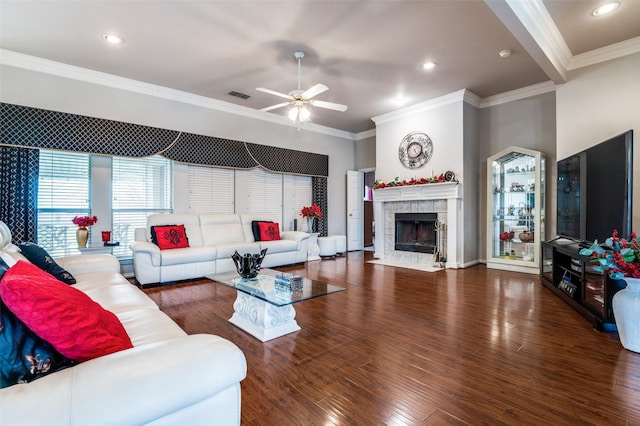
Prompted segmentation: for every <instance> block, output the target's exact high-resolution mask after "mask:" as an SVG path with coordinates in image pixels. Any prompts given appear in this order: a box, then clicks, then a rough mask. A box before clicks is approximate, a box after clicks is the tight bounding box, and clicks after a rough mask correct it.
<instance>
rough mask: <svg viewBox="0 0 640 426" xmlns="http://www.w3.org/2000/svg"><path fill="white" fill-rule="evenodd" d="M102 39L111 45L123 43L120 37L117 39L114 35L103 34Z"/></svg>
mask: <svg viewBox="0 0 640 426" xmlns="http://www.w3.org/2000/svg"><path fill="white" fill-rule="evenodd" d="M102 38H103V39H104V40H105V41H106V42H107V43H111V44H122V43H123V42H124V40H123V39H122V37H118V36H117V35H115V34H109V33H107V34H104V35H103V36H102Z"/></svg>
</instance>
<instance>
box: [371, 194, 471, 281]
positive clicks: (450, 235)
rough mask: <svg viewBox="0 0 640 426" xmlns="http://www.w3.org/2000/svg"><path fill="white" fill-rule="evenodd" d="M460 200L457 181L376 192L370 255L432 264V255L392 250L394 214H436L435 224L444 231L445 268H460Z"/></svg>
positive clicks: (460, 195) (390, 259)
mask: <svg viewBox="0 0 640 426" xmlns="http://www.w3.org/2000/svg"><path fill="white" fill-rule="evenodd" d="M461 201H462V185H461V184H460V183H457V182H445V183H435V184H425V185H413V186H401V187H392V188H383V189H376V190H375V191H374V217H375V218H376V224H375V227H376V228H375V231H376V241H375V253H374V256H375V257H377V258H379V259H384V260H388V261H392V262H400V263H413V264H421V265H428V266H431V265H433V263H434V256H433V254H428V253H417V252H406V251H397V250H395V214H396V213H437V214H438V222H440V223H442V224H444V228H445V230H444V239H445V241H444V255H445V256H446V259H447V262H446V267H447V268H458V267H462V265H461V264H460V263H461V256H460V247H461V244H459V243H460V239H461V238H462V227H461V216H460V210H461ZM379 218H380V219H379ZM439 238H441V237H439Z"/></svg>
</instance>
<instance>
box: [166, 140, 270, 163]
mask: <svg viewBox="0 0 640 426" xmlns="http://www.w3.org/2000/svg"><path fill="white" fill-rule="evenodd" d="M162 155H163V156H164V157H166V158H168V159H170V160H173V161H177V162H180V163H186V164H199V165H205V166H219V167H230V168H234V169H252V168H254V167H256V166H257V164H256V162H255V161H253V159H252V158H251V156H250V155H249V153H248V152H247V150H246V149H245V147H244V144H243V143H242V142H238V141H233V140H229V139H222V138H214V137H211V136H202V135H194V134H192V133H182V134H180V137H178V140H177V141H176V143H174V144H173V145H171V146H170V147H169V149H167V150H166V151H163V152H162Z"/></svg>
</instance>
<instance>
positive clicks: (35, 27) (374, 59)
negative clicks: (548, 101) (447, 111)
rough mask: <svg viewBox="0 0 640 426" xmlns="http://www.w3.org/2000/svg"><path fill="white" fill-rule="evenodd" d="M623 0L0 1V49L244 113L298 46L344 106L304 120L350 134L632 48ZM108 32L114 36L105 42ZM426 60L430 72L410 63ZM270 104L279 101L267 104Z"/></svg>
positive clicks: (293, 76) (289, 67) (638, 15)
mask: <svg viewBox="0 0 640 426" xmlns="http://www.w3.org/2000/svg"><path fill="white" fill-rule="evenodd" d="M621 2H622V6H621V8H620V9H619V10H618V11H617V12H615V13H614V14H612V15H611V16H607V17H601V18H593V17H592V16H591V11H592V10H593V9H594V8H595V7H596V6H597V5H598V4H600V3H602V1H597V0H543V1H541V0H530V1H524V0H487V1H486V2H485V1H482V0H469V1H460V0H448V1H430V0H423V1H417V0H416V1H404V0H377V1H355V0H353V1H337V0H333V1H332V0H295V1H294V0H262V1H260V0H256V1H245V0H217V1H93V0H89V1H87V0H85V1H82V2H81V1H53V0H52V1H10V0H9V1H8V0H0V48H1V49H3V50H4V52H5V54H4V56H8V53H7V52H6V51H13V52H18V53H22V54H26V55H32V56H36V57H40V58H45V59H49V60H53V61H57V62H61V63H64V64H70V65H75V66H79V67H82V68H87V69H90V70H96V71H101V72H104V73H108V74H113V75H116V76H120V77H125V78H129V79H133V80H139V81H143V82H146V83H151V84H155V85H159V86H164V87H168V88H171V89H176V90H180V91H184V92H188V93H193V94H198V95H202V96H205V97H209V98H213V99H217V100H221V101H225V102H230V103H233V104H237V105H242V106H244V107H248V108H252V109H261V108H264V107H267V106H270V105H273V104H276V103H279V102H281V101H282V99H281V98H278V97H275V96H272V95H269V94H265V93H261V92H258V91H256V90H255V89H256V88H257V87H266V88H269V89H273V90H276V91H279V92H284V93H287V92H289V91H290V90H292V89H295V88H296V85H297V64H296V61H295V59H294V57H293V52H294V51H295V50H303V51H304V52H305V53H306V56H305V58H304V60H303V62H302V88H303V89H305V88H309V87H311V86H312V85H314V84H316V83H323V84H326V85H327V86H328V87H329V91H327V92H325V93H323V94H321V95H319V96H317V99H320V100H324V101H330V102H337V103H342V104H347V105H348V106H349V110H348V111H347V112H344V113H341V112H335V111H328V110H320V109H318V108H315V109H314V110H313V116H312V121H313V122H314V123H316V124H320V125H323V126H328V127H331V128H335V129H340V130H344V131H347V132H351V133H358V132H363V131H366V130H369V129H372V128H374V124H373V122H372V121H371V117H375V116H378V115H381V114H385V113H387V112H390V111H394V110H396V109H398V108H399V107H401V106H407V105H411V104H416V103H418V102H422V101H425V100H428V99H431V98H434V97H437V96H441V95H444V94H447V93H451V92H455V91H457V90H460V89H464V88H466V89H469V90H471V91H472V92H474V93H475V94H477V95H478V96H480V97H481V98H487V97H489V96H493V95H497V94H500V93H504V92H507V91H511V90H514V89H518V88H522V87H525V86H530V85H534V84H537V83H542V82H546V81H549V80H553V81H554V82H555V83H562V82H563V80H564V81H566V72H567V69H570V66H571V63H570V61H571V60H572V58H574V59H575V57H576V55H577V56H581V55H582V56H584V55H588V54H589V53H590V52H592V51H594V49H600V48H603V47H605V46H609V45H612V44H614V43H619V42H623V41H625V40H631V41H632V49H636V48H637V46H638V45H640V38H639V37H640V24H638V23H639V22H640V0H621ZM523 14H524V15H523ZM531 17H533V20H534V23H533V25H532V24H531V22H530V21H529V20H528V18H531ZM558 30H559V32H558ZM106 32H114V33H117V34H118V35H120V36H122V37H123V38H124V39H125V42H124V44H122V45H119V46H111V45H107V44H106V43H105V42H104V41H103V40H102V35H103V34H104V33H106ZM503 49H511V50H512V51H513V54H512V55H511V57H509V58H507V59H501V58H500V57H499V56H498V52H499V51H500V50H503ZM2 56H3V55H2V53H1V51H0V62H3V58H2ZM426 60H433V61H435V62H437V63H438V66H437V67H436V69H435V70H434V71H431V72H425V71H422V70H420V69H419V65H420V63H422V62H423V61H426ZM232 90H234V91H238V92H241V93H245V94H247V95H250V98H249V99H247V100H242V99H239V98H236V97H232V96H230V95H228V92H229V91H232ZM398 97H402V98H404V103H402V104H398V103H396V102H395V100H396V99H397V98H398ZM274 113H277V114H284V113H286V109H278V110H275V111H273V112H268V113H267V112H265V113H264V114H274Z"/></svg>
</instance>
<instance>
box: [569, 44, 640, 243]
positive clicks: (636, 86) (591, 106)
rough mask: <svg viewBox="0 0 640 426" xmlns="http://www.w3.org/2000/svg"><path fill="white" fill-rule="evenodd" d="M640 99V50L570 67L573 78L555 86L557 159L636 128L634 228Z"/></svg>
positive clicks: (639, 184) (636, 225) (637, 221)
mask: <svg viewBox="0 0 640 426" xmlns="http://www.w3.org/2000/svg"><path fill="white" fill-rule="evenodd" d="M639 102H640V53H636V54H634V55H629V56H625V57H623V58H619V59H614V60H611V61H608V62H605V63H602V64H597V65H592V66H589V67H584V68H580V69H577V70H575V71H572V72H571V73H569V81H568V82H567V83H565V84H563V85H562V86H559V87H558V89H557V105H558V107H557V123H558V151H557V153H558V158H560V159H562V158H566V157H568V156H570V155H572V154H575V153H577V152H580V151H582V150H584V149H586V148H589V147H591V146H594V145H596V144H598V143H600V142H603V141H605V140H607V139H609V138H611V137H613V136H616V135H619V134H620V133H623V132H626V131H627V130H629V129H633V133H634V135H633V136H634V143H633V145H634V150H633V164H634V170H633V207H632V209H633V220H632V222H633V227H632V230H636V232H637V231H638V230H639V229H640V144H639V143H638V141H639V140H640V108H639V107H638V103H639ZM615 166H616V165H615V164H612V167H615ZM605 187H606V186H605V185H603V190H604V188H605Z"/></svg>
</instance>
